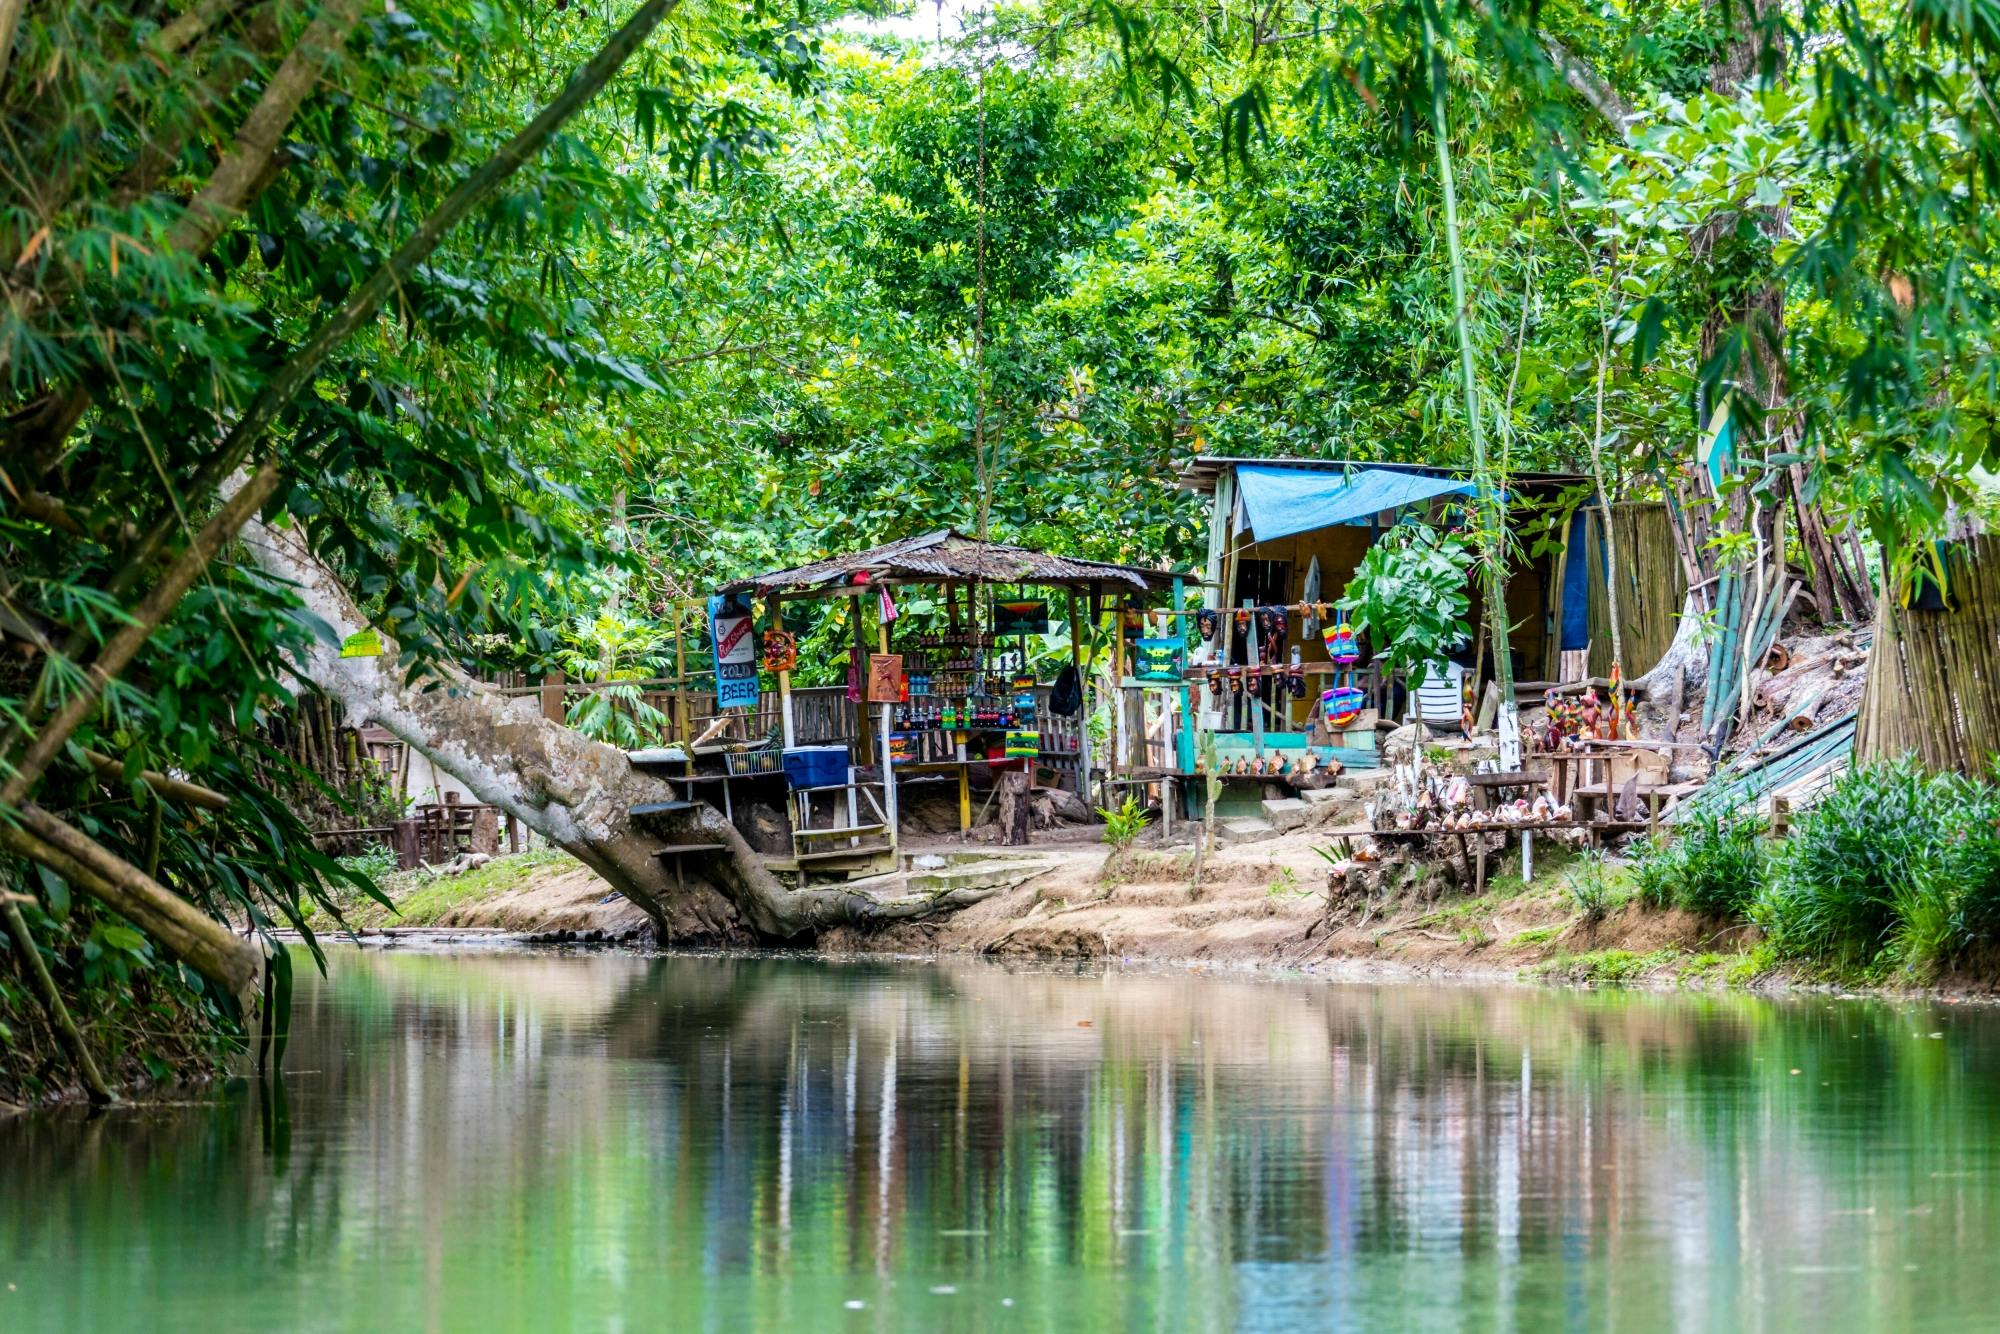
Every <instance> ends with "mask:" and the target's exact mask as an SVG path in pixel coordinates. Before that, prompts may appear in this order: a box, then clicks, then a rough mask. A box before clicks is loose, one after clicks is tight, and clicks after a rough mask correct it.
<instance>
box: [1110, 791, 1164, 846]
mask: <svg viewBox="0 0 2000 1334" xmlns="http://www.w3.org/2000/svg"><path fill="white" fill-rule="evenodd" d="M1097 813H1098V814H1099V815H1101V816H1103V817H1104V841H1105V842H1106V843H1109V844H1110V845H1111V847H1112V850H1113V851H1121V852H1122V851H1123V850H1124V849H1126V848H1129V847H1131V846H1132V842H1133V840H1134V839H1136V838H1138V837H1139V835H1141V834H1143V833H1145V832H1146V826H1147V825H1148V824H1151V823H1152V817H1151V816H1149V815H1147V814H1146V811H1145V808H1144V807H1142V806H1140V805H1139V799H1138V798H1137V797H1127V798H1125V800H1124V801H1123V802H1122V803H1121V804H1120V805H1118V806H1117V807H1115V808H1114V807H1110V806H1099V807H1098V808H1097Z"/></svg>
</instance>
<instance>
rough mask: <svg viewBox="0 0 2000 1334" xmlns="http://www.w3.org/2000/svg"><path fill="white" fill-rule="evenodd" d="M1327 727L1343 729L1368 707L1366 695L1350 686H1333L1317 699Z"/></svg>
mask: <svg viewBox="0 0 2000 1334" xmlns="http://www.w3.org/2000/svg"><path fill="white" fill-rule="evenodd" d="M1319 702H1320V709H1321V711H1322V712H1323V713H1325V714H1326V722H1327V726H1329V727H1345V726H1347V725H1348V724H1349V723H1351V722H1353V721H1354V720H1355V719H1356V718H1359V717H1360V716H1361V711H1362V710H1363V709H1365V708H1367V707H1368V694H1367V692H1366V691H1364V690H1360V689H1358V688H1357V687H1355V686H1352V685H1343V686H1335V687H1334V688H1333V689H1331V690H1329V691H1326V692H1325V693H1324V694H1322V695H1321V696H1320V697H1319Z"/></svg>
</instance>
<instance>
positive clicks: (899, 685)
mask: <svg viewBox="0 0 2000 1334" xmlns="http://www.w3.org/2000/svg"><path fill="white" fill-rule="evenodd" d="M902 699H903V655H902V654H900V653H871V654H869V655H868V702H869V703H870V704H896V703H899V702H901V700H902Z"/></svg>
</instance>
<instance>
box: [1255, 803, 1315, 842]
mask: <svg viewBox="0 0 2000 1334" xmlns="http://www.w3.org/2000/svg"><path fill="white" fill-rule="evenodd" d="M1263 809H1264V820H1265V822H1266V823H1267V824H1269V825H1270V826H1271V828H1273V829H1275V830H1277V831H1278V832H1279V833H1281V834H1289V833H1291V832H1292V831H1293V830H1294V829H1298V828H1300V827H1302V826H1303V825H1304V824H1305V822H1306V820H1307V819H1308V817H1310V816H1311V815H1312V807H1310V806H1308V805H1306V804H1305V803H1304V802H1303V801H1300V800H1299V799H1298V798H1297V797H1282V798H1279V799H1278V800H1275V801H1266V802H1265V803H1264V808H1263Z"/></svg>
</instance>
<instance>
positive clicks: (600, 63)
mask: <svg viewBox="0 0 2000 1334" xmlns="http://www.w3.org/2000/svg"><path fill="white" fill-rule="evenodd" d="M679 4H680V0H646V3H645V4H643V5H641V6H640V7H639V10H638V12H637V13H635V14H634V15H633V16H632V17H631V18H630V19H628V20H627V21H626V23H625V26H624V27H622V28H620V29H619V30H618V31H617V32H616V33H614V34H612V36H611V38H610V40H609V41H607V42H606V43H605V44H604V46H603V47H602V48H601V49H600V50H599V51H598V53H597V54H596V55H595V56H593V57H591V59H590V60H589V61H588V62H587V63H585V64H584V65H583V67H582V68H580V69H579V70H577V72H576V73H575V74H573V75H571V76H570V80H569V82H568V84H566V85H565V86H564V88H563V90H562V91H561V92H560V93H558V94H557V95H556V96H555V98H554V99H553V100H552V101H551V102H550V103H549V104H548V105H547V106H546V107H544V108H542V111H541V113H540V114H539V115H537V116H536V117H535V118H534V119H533V120H532V121H530V122H528V124H527V125H526V126H524V127H523V128H522V129H521V131H520V132H519V133H518V134H516V135H515V136H514V137H513V138H512V139H510V140H509V141H508V142H507V143H506V145H505V146H504V147H502V148H501V149H500V151H499V152H497V153H495V154H494V155H493V156H492V157H490V158H488V159H487V160H486V161H485V162H484V163H482V164H480V166H479V168H478V169H477V170H475V171H474V172H473V173H472V174H471V175H469V176H467V177H466V178H465V180H463V181H461V182H460V183H459V186H458V188H457V189H455V190H453V191H452V192H451V194H449V195H448V196H446V197H445V200H444V202H443V203H441V204H439V205H438V207H437V209H436V210H435V211H434V212H433V213H432V214H431V215H430V216H429V217H428V218H425V219H424V220H423V222H422V223H420V224H419V225H418V227H417V229H416V231H415V232H413V233H412V234H411V236H410V239H409V240H407V241H405V242H404V243H403V244H402V245H401V246H400V247H398V248H397V250H396V253H395V254H393V255H391V256H390V257H389V259H388V260H387V261H386V262H385V263H383V264H382V265H381V267H379V268H377V269H376V270H375V272H373V273H372V274H370V275H369V276H368V278H367V280H366V281H364V282H363V283H362V284H361V286H360V287H358V288H356V289H355V291H354V293H353V295H351V296H349V297H348V299H347V301H346V303H345V304H344V305H342V306H341V308H340V310H339V311H337V312H336V313H335V314H334V315H333V316H332V318H330V319H328V320H327V321H326V323H324V324H322V325H321V326H320V327H319V330H318V331H317V332H316V333H315V334H314V335H313V336H312V338H311V340H310V341H308V342H307V343H306V345H305V346H304V347H302V348H300V349H299V350H298V351H297V352H295V353H293V354H292V356H291V357H290V358H289V359H288V360H287V361H286V362H285V364H284V365H283V366H282V367H280V368H279V370H278V372H277V373H276V374H275V375H273V376H272V377H271V379H270V380H269V381H268V382H267V383H266V384H265V386H264V389H263V391H262V392H261V393H259V394H258V395H257V397H256V398H255V399H253V400H252V401H251V403H250V406H249V407H247V408H246V409H244V412H243V415H242V416H241V417H239V418H237V420H236V424H235V425H234V426H232V427H231V428H230V431H229V434H228V435H227V436H225V437H224V438H223V441H222V444H221V446H220V447H219V448H218V449H217V451H216V453H215V454H214V455H213V456H212V457H211V458H210V459H209V461H208V462H207V463H206V464H204V465H203V466H202V468H201V469H200V471H199V472H197V473H196V475H195V481H194V486H193V487H192V488H191V499H193V500H197V501H198V500H202V499H205V498H206V497H207V496H208V495H209V494H211V493H212V492H214V491H215V489H216V488H217V487H219V486H220V485H221V484H222V482H223V480H224V479H225V478H227V477H228V476H230V474H232V473H234V472H235V471H236V470H237V468H238V467H240V466H241V465H242V463H243V461H244V460H245V459H246V458H248V457H249V454H250V451H251V450H252V449H253V448H254V447H255V446H257V445H258V444H259V443H261V442H262V440H263V438H264V436H265V434H266V433H267V432H269V430H270V429H271V427H272V426H273V425H274V424H276V422H277V420H278V417H279V415H280V414H281V413H282V412H283V411H284V410H285V408H286V407H287V406H288V405H289V404H290V403H291V401H292V400H293V399H294V398H296V397H298V395H299V393H300V391H301V390H303V389H304V388H305V387H306V385H308V384H310V383H311V382H312V379H313V377H314V376H315V375H316V374H318V372H319V368H320V366H321V365H322V364H323V363H324V362H325V361H326V359H327V357H328V356H330V355H331V354H332V352H333V350H334V348H336V347H338V346H339V345H340V344H341V343H342V342H344V341H346V339H347V338H348V336H349V335H351V334H352V333H353V332H354V331H355V330H356V329H358V328H360V327H361V325H362V324H363V323H365V322H366V321H368V320H370V319H372V318H373V317H374V315H375V313H376V311H377V310H379V309H380V308H381V305H382V302H383V301H384V300H386V299H387V298H388V295H389V293H390V292H391V291H393V290H394V289H395V288H397V287H398V286H400V285H402V284H403V283H404V282H406V281H407V280H408V278H409V276H410V274H411V273H412V272H414V271H415V269H416V267H417V266H418V265H419V264H422V263H423V262H424V261H425V260H426V259H428V258H429V257H430V256H431V253H432V252H433V251H435V250H436V249H437V247H438V246H439V244H440V243H442V242H443V240H444V238H445V236H446V234H447V233H449V232H450V231H451V229H452V228H453V227H454V226H456V225H457V224H458V223H459V222H460V221H461V220H462V219H463V218H464V217H465V216H466V214H468V213H470V212H471V211H472V210H473V209H474V208H475V207H477V206H478V205H479V203H480V202H481V201H483V200H484V199H485V198H486V197H487V196H488V195H490V194H491V193H492V192H493V191H494V190H496V189H497V188H499V186H500V185H501V183H502V182H504V181H505V180H507V178H508V177H510V176H512V175H513V174H514V173H515V172H516V171H519V170H520V169H521V167H522V166H523V165H524V164H525V163H526V162H527V161H528V159H529V158H531V157H533V156H534V155H535V154H536V153H537V152H539V151H540V150H541V147H542V145H543V144H545V143H547V142H548V140H549V138H550V136H552V135H553V134H554V133H555V132H556V130H557V129H558V128H559V127H560V126H561V125H562V124H563V122H564V121H566V120H568V119H569V118H570V117H571V116H573V115H575V114H576V113H577V112H578V111H579V110H581V109H582V107H583V106H584V104H585V103H587V102H588V101H590V99H591V98H593V97H594V96H596V94H597V92H598V90H599V89H601V88H603V86H604V85H605V84H606V83H608V82H609V81H610V79H611V76H612V75H614V74H616V73H617V72H618V69H619V67H620V66H622V65H623V64H624V63H625V62H626V60H628V59H630V57H631V55H632V53H633V52H634V51H636V50H638V48H639V46H640V45H641V44H642V43H643V42H644V41H645V40H646V38H647V37H648V36H650V35H651V34H652V31H653V29H655V28H657V27H658V26H659V25H660V23H661V22H662V21H663V20H664V19H665V18H666V17H667V15H669V14H671V13H672V12H673V11H674V10H675V9H676V8H677V7H678V6H679ZM278 478H279V472H278V465H277V461H276V460H275V459H269V458H267V459H266V460H265V461H264V462H263V464H262V465H261V466H259V467H258V469H257V471H256V472H255V473H253V474H252V475H251V477H250V479H249V480H248V481H247V482H245V483H244V485H243V486H242V487H241V488H240V489H239V490H238V491H237V492H236V494H234V495H232V496H231V497H229V499H228V500H226V501H225V502H224V503H223V505H222V507H221V508H220V509H219V510H218V511H217V512H216V514H215V517H214V518H212V519H210V520H209V522H208V524H207V525H206V526H205V527H204V528H203V529H202V530H201V532H200V533H199V534H197V535H196V537H195V540H194V542H193V543H192V544H191V545H190V546H189V547H188V548H187V549H186V550H185V551H184V552H182V553H181V555H180V556H179V557H178V558H177V559H176V560H175V561H174V563H173V564H172V565H171V566H169V567H168V570H167V573H166V575H165V576H164V577H163V578H162V579H161V581H160V583H159V584H158V585H157V586H156V587H155V588H154V589H153V591H152V592H151V593H150V594H148V595H147V597H146V599H145V601H143V602H142V603H140V604H139V606H138V607H137V608H135V609H134V611H133V613H132V620H131V623H130V624H128V625H126V626H124V627H123V628H121V629H120V630H119V632H118V633H117V634H115V635H113V636H112V637H111V639H110V640H108V641H107V642H106V643H105V646H104V649H103V651H102V652H101V653H100V654H99V655H98V658H97V661H96V662H94V663H92V664H91V667H90V670H89V673H88V674H87V676H86V678H85V682H84V686H83V688H82V689H81V690H79V691H77V692H76V693H75V694H74V695H72V696H71V697H70V698H69V700H68V701H67V702H66V703H65V704H64V706H63V708H62V710H61V711H60V712H58V713H57V714H55V715H54V716H53V717H51V718H50V719H49V720H48V721H47V723H46V724H44V725H43V726H42V727H41V728H39V729H38V730H37V732H36V735H35V738H34V740H33V742H31V743H30V745H29V747H28V750H27V752H26V754H25V755H24V756H23V758H22V761H21V764H20V766H19V767H18V768H17V769H16V770H15V772H14V773H13V774H11V775H10V776H9V777H8V779H7V781H6V782H5V784H0V806H17V805H19V804H20V802H21V800H22V798H24V797H26V796H27V794H28V792H29V791H30V790H31V789H32V788H33V787H34V784H35V782H36V781H37V780H38V779H39V778H40V777H41V776H42V773H43V772H44V771H45V770H46V769H47V768H48V766H49V762H50V761H51V760H52V759H53V758H54V757H55V756H56V754H57V753H58V752H59V751H60V750H61V749H62V746H63V743H64V742H66V741H67V740H68V739H69V737H70V734H71V733H73V732H74V731H75V730H76V729H77V728H78V727H79V726H81V725H82V723H83V720H84V719H85V718H86V717H88V716H89V714H90V712H91V711H92V710H93V709H94V708H95V707H96V705H97V701H98V699H99V698H100V697H101V696H102V695H103V693H104V689H105V687H106V686H107V685H109V684H110V682H111V681H112V679H113V678H115V677H116V676H117V675H118V673H119V672H121V671H123V670H124V669H125V667H126V666H127V665H128V664H129V663H130V662H131V661H132V659H133V657H134V656H136V655H137V653H138V652H139V649H140V647H141V646H142V645H143V644H144V643H145V642H146V639H147V638H148V637H149V636H150V635H151V634H152V632H153V630H154V628H155V627H157V626H158V625H159V623H160V622H161V620H163V619H164V618H165V617H166V615H167V613H168V612H169V611H171V610H172V609H173V607H174V605H175V604H176V603H177V602H179V601H180V598H181V595H182V594H183V593H185V592H186V591H187V590H188V589H189V588H190V587H192V586H193V584H194V581H195V579H196V578H197V577H199V576H200V574H201V571H202V570H204V569H205V568H207V566H208V563H209V562H210V561H211V560H213V559H214V557H215V554H216V553H217V552H218V551H220V550H221V549H222V546H223V544H224V543H226V542H227V541H228V540H229V539H230V538H232V537H234V536H235V535H236V532H237V530H238V529H240V528H241V527H242V526H243V524H244V522H245V521H246V520H248V519H249V518H250V516H251V515H252V514H254V513H256V512H257V510H258V509H259V508H261V507H262V505H263V503H264V502H265V501H266V500H268V499H269V498H270V497H271V495H272V494H273V493H274V492H275V491H276V490H277V487H278ZM178 522H179V519H178V515H177V514H175V513H169V514H166V515H163V516H161V518H160V519H159V521H158V522H157V523H155V524H154V526H153V529H152V531H151V532H149V533H148V534H147V535H146V536H145V538H143V539H142V540H141V541H140V543H139V546H138V549H137V550H136V551H134V552H132V553H130V554H129V558H128V561H127V564H126V566H125V568H124V569H122V570H121V571H120V572H119V574H118V575H117V577H115V578H114V579H112V580H111V581H110V584H109V587H110V588H111V590H112V591H113V593H114V594H117V593H122V592H123V591H124V590H125V589H127V588H129V587H131V585H132V583H133V581H134V580H136V578H137V577H138V572H139V571H143V570H144V569H145V568H147V567H148V566H150V565H151V564H152V561H153V559H154V557H155V556H157V555H158V554H159V553H160V552H161V551H162V550H163V549H164V548H165V546H166V544H167V542H168V541H169V540H170V539H171V537H172V535H173V533H174V530H175V527H176V526H177V524H178Z"/></svg>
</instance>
